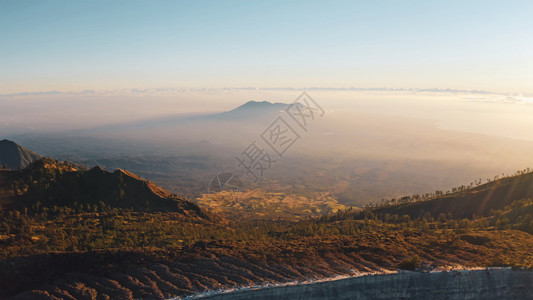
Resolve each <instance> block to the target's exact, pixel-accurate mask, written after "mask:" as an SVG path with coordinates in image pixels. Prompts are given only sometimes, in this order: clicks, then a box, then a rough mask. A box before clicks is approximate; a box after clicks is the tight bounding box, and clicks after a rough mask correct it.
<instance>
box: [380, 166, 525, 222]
mask: <svg viewBox="0 0 533 300" xmlns="http://www.w3.org/2000/svg"><path fill="white" fill-rule="evenodd" d="M526 198H533V173H525V174H521V175H516V176H512V177H507V178H502V179H498V180H495V181H492V182H489V183H487V184H484V185H481V186H478V187H475V188H472V189H467V190H464V191H461V192H457V193H452V194H447V195H443V196H441V197H436V198H433V199H430V200H426V201H419V202H413V203H404V204H397V205H391V206H385V207H380V208H377V209H375V210H374V212H375V213H377V214H387V213H388V214H397V215H400V216H401V215H409V216H410V217H411V218H412V219H415V218H418V217H423V216H424V215H426V214H427V213H429V214H431V216H432V217H434V218H436V217H438V216H439V215H440V214H445V215H448V214H451V215H452V216H453V217H454V218H471V217H472V216H474V215H477V216H488V215H489V214H490V212H491V210H499V209H503V208H505V207H506V206H508V205H511V203H512V202H513V201H516V200H522V199H526Z"/></svg>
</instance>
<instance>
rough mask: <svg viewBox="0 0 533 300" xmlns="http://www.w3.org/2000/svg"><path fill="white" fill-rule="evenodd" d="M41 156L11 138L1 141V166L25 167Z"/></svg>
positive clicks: (16, 168) (14, 168) (15, 168)
mask: <svg viewBox="0 0 533 300" xmlns="http://www.w3.org/2000/svg"><path fill="white" fill-rule="evenodd" d="M40 157H41V156H40V155H38V154H37V153H34V152H32V151H30V150H28V149H26V148H24V147H22V146H20V145H18V144H17V143H15V142H12V141H10V140H1V141H0V168H2V167H4V166H7V168H8V169H12V170H18V169H20V168H25V167H27V166H28V165H29V164H31V163H32V162H34V161H35V160H37V159H39V158H40Z"/></svg>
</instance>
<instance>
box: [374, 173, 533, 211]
mask: <svg viewBox="0 0 533 300" xmlns="http://www.w3.org/2000/svg"><path fill="white" fill-rule="evenodd" d="M532 172H533V171H532V170H531V169H530V168H526V169H524V170H518V171H516V172H515V173H514V174H511V175H506V174H505V173H502V174H501V176H500V175H496V176H494V178H492V179H491V178H487V179H486V182H485V183H484V182H483V180H482V179H479V180H475V181H474V182H471V183H470V184H469V185H461V186H457V187H452V188H451V189H449V190H446V191H441V190H436V191H435V192H433V193H425V194H414V195H408V196H403V197H400V198H392V199H381V201H380V202H378V203H370V204H368V205H367V206H365V208H379V207H385V206H391V205H397V204H407V203H413V202H419V201H427V200H431V199H435V198H439V197H443V196H450V195H455V194H461V193H464V192H468V191H470V190H471V189H473V188H475V187H478V186H481V185H483V184H488V183H491V182H494V181H497V180H501V179H508V178H512V177H515V176H520V175H525V174H529V173H532Z"/></svg>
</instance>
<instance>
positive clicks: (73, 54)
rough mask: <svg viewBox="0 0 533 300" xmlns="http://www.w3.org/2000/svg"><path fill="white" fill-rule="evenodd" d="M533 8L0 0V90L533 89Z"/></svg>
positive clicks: (516, 4)
mask: <svg viewBox="0 0 533 300" xmlns="http://www.w3.org/2000/svg"><path fill="white" fill-rule="evenodd" d="M532 14H533V1H488V0H484V1H448V0H446V1H445V0H443V1H321V2H319V1H220V0H219V1H66V0H65V1H40V0H39V1H24V0H22V1H21V0H13V1H7V0H0V43H1V45H0V94H7V93H19V92H34V91H50V90H60V91H79V90H84V89H119V88H156V87H205V88H210V87H213V88H220V87H244V86H255V87H311V86H323V87H326V86H327V87H349V86H355V87H391V88H400V87H402V88H409V87H413V88H456V89H481V90H491V91H501V92H515V93H533V84H532V83H533V54H532V53H533V17H532Z"/></svg>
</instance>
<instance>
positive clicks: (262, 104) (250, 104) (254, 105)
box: [236, 100, 287, 109]
mask: <svg viewBox="0 0 533 300" xmlns="http://www.w3.org/2000/svg"><path fill="white" fill-rule="evenodd" d="M274 106H283V107H286V106H287V104H285V103H279V102H268V101H255V100H250V101H248V102H246V103H244V104H243V105H241V106H239V107H237V108H236V109H248V108H269V107H274Z"/></svg>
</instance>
